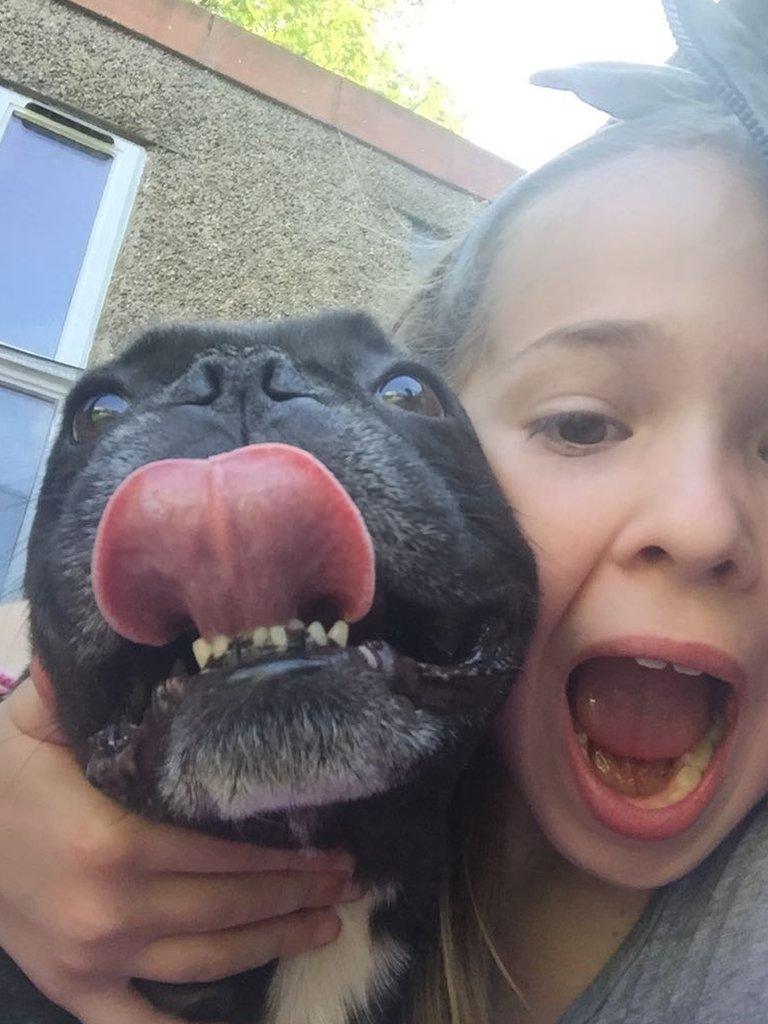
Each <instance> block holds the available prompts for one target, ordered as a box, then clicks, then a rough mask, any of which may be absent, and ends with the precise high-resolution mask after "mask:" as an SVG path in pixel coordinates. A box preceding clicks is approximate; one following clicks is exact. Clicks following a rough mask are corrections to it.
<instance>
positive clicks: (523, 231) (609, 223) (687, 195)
mask: <svg viewBox="0 0 768 1024" xmlns="http://www.w3.org/2000/svg"><path fill="white" fill-rule="evenodd" d="M509 235H510V241H509V243H508V244H507V246H506V248H507V249H508V252H507V253H506V254H505V255H503V256H502V257H500V258H499V260H498V262H497V267H496V269H495V272H494V280H493V281H492V282H491V283H490V288H489V290H490V293H491V294H492V295H494V297H495V299H494V311H493V316H492V329H491V334H490V338H489V351H488V353H487V356H486V357H484V358H483V360H482V363H481V365H479V366H478V367H477V369H476V371H475V372H474V373H473V375H472V376H471V378H470V380H469V381H468V383H467V385H466V387H465V389H464V391H463V396H462V397H463V401H464V403H465V405H466V407H467V409H468V411H469V413H470V415H471V416H472V418H473V420H474V423H475V426H476V428H477V430H478V433H479V435H480V437H481V439H482V441H483V444H484V446H485V449H486V451H487V453H488V456H489V458H490V460H491V463H492V464H493V466H494V469H495V470H496V473H497V474H498V477H499V479H500V481H501V483H502V486H503V487H504V489H505V491H506V493H507V495H508V496H509V499H510V501H511V502H512V504H513V506H514V507H515V509H516V511H517V513H518V518H519V522H520V525H521V526H522V528H523V530H524V531H525V532H526V534H527V536H528V538H529V540H530V542H531V543H532V545H533V547H534V550H535V552H536V557H537V561H538V565H539V570H540V582H541V588H542V601H541V614H540V621H539V625H538V628H537V632H536V636H535V639H534V642H533V645H532V647H531V650H530V654H529V657H528V659H527V663H526V669H525V672H524V674H523V677H522V678H521V680H520V681H519V682H518V683H517V686H516V688H515V690H514V692H513V694H512V697H511V699H510V701H509V703H508V705H507V707H506V709H505V712H504V714H503V716H502V720H501V723H500V729H499V733H500V740H501V745H502V748H503V751H504V754H505V757H506V759H507V761H508V763H509V765H510V766H511V768H512V770H513V774H514V776H515V778H516V779H517V781H518V783H519V785H520V787H521V788H522V790H523V792H524V794H525V796H526V797H527V799H528V802H529V803H530V805H531V807H532V809H533V812H534V814H535V815H536V817H537V819H538V821H539V823H540V824H541V826H542V828H543V829H544V831H545V833H546V834H547V835H548V837H549V839H550V840H551V841H552V843H554V845H555V846H556V847H557V848H558V849H559V850H560V852H561V853H562V854H563V855H564V856H566V857H567V858H568V859H570V860H571V861H573V862H575V863H576V864H578V865H579V866H581V867H582V868H584V869H586V870H588V871H590V872H591V873H593V874H595V875H598V876H600V877H602V878H605V879H607V880H609V881H612V882H615V883H617V884H620V885H626V886H633V887H635V886H636V887H642V888H645V887H651V886H658V885H661V884H663V883H665V882H667V881H669V880H671V879H672V878H675V877H677V876H680V875H682V874H684V873H685V872H687V871H688V870H690V869H691V868H692V867H693V866H694V865H695V864H696V863H698V862H699V861H700V860H701V859H702V858H703V857H704V856H705V855H706V854H707V853H709V851H710V850H712V849H713V847H714V846H715V845H716V844H717V843H718V842H719V841H720V840H722V839H723V837H724V836H725V835H726V834H727V833H728V832H729V831H730V830H731V829H732V828H733V827H734V825H736V823H737V822H738V821H739V820H740V819H741V818H742V817H743V816H744V815H745V814H746V812H747V811H748V810H749V809H750V807H752V805H753V804H754V803H755V802H756V801H757V800H758V799H759V798H760V797H761V796H762V795H763V794H764V793H765V792H766V790H767V789H768V207H767V205H766V203H765V201H764V200H763V199H762V198H761V196H760V194H759V192H758V190H757V188H756V187H755V186H753V185H751V184H750V182H749V180H748V179H747V177H746V176H745V175H744V174H743V173H742V172H740V171H737V170H735V169H734V168H733V167H731V166H729V165H728V163H727V162H726V161H725V159H724V158H721V157H719V156H717V155H714V154H707V153H702V152H699V153H695V154H694V153H671V152H670V153H655V154H645V155H640V156H638V155H635V156H632V157H628V158H625V159H622V160H620V161H617V162H615V163H612V164H611V165H609V166H602V167H597V168H595V169H593V170H591V171H588V172H584V173H583V174H582V175H581V176H579V177H578V178H575V179H574V180H572V181H570V182H569V183H567V184H566V185H563V186H561V187H559V188H558V189H557V190H556V191H554V192H552V193H551V194H550V195H547V196H544V197H542V198H540V199H539V200H538V201H537V202H536V203H535V204H533V205H531V206H530V207H529V208H528V209H527V210H526V211H525V212H524V213H523V214H521V215H519V216H518V217H517V218H516V219H515V223H514V225H513V226H512V229H511V230H510V232H509Z"/></svg>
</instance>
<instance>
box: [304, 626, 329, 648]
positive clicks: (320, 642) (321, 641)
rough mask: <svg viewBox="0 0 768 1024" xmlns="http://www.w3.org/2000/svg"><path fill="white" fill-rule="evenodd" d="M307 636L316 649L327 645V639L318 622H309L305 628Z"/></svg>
mask: <svg viewBox="0 0 768 1024" xmlns="http://www.w3.org/2000/svg"><path fill="white" fill-rule="evenodd" d="M307 636H308V637H309V638H310V639H311V640H313V641H314V643H316V644H317V646H318V647H326V646H327V644H328V637H327V636H326V635H325V630H324V629H323V627H322V625H321V624H320V623H319V622H310V624H309V625H308V626H307Z"/></svg>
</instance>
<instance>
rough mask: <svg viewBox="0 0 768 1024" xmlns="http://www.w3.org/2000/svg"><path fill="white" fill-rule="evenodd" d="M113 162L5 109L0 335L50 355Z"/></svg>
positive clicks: (0, 153) (0, 158) (0, 166)
mask: <svg viewBox="0 0 768 1024" xmlns="http://www.w3.org/2000/svg"><path fill="white" fill-rule="evenodd" d="M111 163H112V158H111V157H110V156H109V155H107V154H102V153H97V152H93V151H90V150H88V149H86V148H84V147H81V146H78V145H77V144H75V143H72V142H70V141H69V140H67V139H65V138H62V137H60V136H58V135H56V134H53V133H51V132H48V131H46V130H45V129H44V128H40V127H38V126H36V125H32V124H29V123H28V122H26V121H24V120H22V119H21V118H20V117H18V116H17V115H13V116H12V117H11V119H10V121H9V123H8V125H7V127H6V130H5V132H4V133H3V135H2V138H1V139H0V341H2V342H5V343H6V344H8V345H12V346H14V347H16V348H21V349H26V350H27V351H29V352H34V353H36V354H37V355H41V356H47V357H49V358H52V357H54V356H55V355H56V349H57V347H58V343H59V337H60V335H61V331H62V328H63V326H64V321H65V320H66V316H67V311H68V309H69V306H70V302H71V301H72V294H73V292H74V289H75V285H76V283H77V279H78V276H79V274H80V269H81V267H82V263H83V257H84V256H85V251H86V248H87V245H88V240H89V238H90V236H91V231H92V230H93V224H94V220H95V218H96V213H97V211H98V208H99V204H100V202H101V197H102V194H103V192H104V186H105V184H106V181H107V176H108V174H109V170H110V165H111ZM0 416H2V413H1V412H0ZM2 422H3V421H2V419H0V423H2ZM0 486H2V481H1V479H0ZM0 544H2V534H0ZM1 550H2V549H1V548H0V552H1ZM1 557H2V555H1V553H0V558H1ZM0 566H2V562H1V561H0Z"/></svg>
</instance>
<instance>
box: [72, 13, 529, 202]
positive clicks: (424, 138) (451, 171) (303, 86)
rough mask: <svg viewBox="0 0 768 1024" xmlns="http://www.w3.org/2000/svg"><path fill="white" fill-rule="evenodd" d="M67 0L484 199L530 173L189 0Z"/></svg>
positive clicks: (494, 195) (493, 195) (492, 197)
mask: <svg viewBox="0 0 768 1024" xmlns="http://www.w3.org/2000/svg"><path fill="white" fill-rule="evenodd" d="M60 2H61V0H60ZM63 2H64V3H66V4H67V5H68V6H70V7H75V8H78V9H80V10H83V11H86V12H87V13H89V14H91V15H94V16H96V17H98V18H100V19H103V20H105V21H108V22H111V23H112V24H114V25H117V26H119V27H120V28H123V29H125V30H127V31H129V32H131V33H133V34H135V35H138V36H141V37H143V38H145V39H148V40H149V41H150V42H153V43H156V44H157V45H158V46H162V47H163V48H164V49H166V50H170V51H171V52H173V53H177V54H179V55H180V56H182V57H185V58H186V59H188V60H190V61H192V62H194V63H195V64H199V65H201V66H202V67H205V68H208V69H209V70H210V71H213V72H215V73H216V74H218V75H221V76H223V77H224V78H228V79H230V80H231V81H233V82H236V83H237V84H238V85H241V86H244V87H245V88H247V89H251V90H252V91H254V92H257V93H260V94H261V95H263V96H266V97H268V98H269V99H271V100H275V101H276V102H278V103H281V104H283V105H285V106H287V107H291V108H293V109H294V110H296V111H298V112H299V113H300V114H303V115H305V116H307V117H310V118H312V119H314V120H316V121H320V122H322V123H323V124H326V125H329V126H331V127H333V128H338V130H339V131H341V132H344V133H345V134H346V135H349V136H351V137H352V138H355V139H358V140H359V141H361V142H364V143H366V144H367V145H369V146H372V147H373V148H375V149H378V150H380V151H381V152H383V153H385V154H387V155H389V156H391V157H394V158H395V159H396V160H399V161H401V162H402V163H405V164H408V165H410V166H411V167H414V168H415V169H416V170H419V171H422V172H424V173H425V174H428V175H429V176H430V177H432V178H436V179H437V180H438V181H442V182H444V183H445V184H447V185H450V186H452V187H453V188H457V189H461V190H462V191H464V192H468V193H470V194H471V195H474V196H477V197H478V198H480V199H494V198H495V197H496V196H497V195H498V194H499V193H500V192H502V191H503V190H504V189H505V188H506V187H507V186H508V185H511V184H512V182H513V181H516V180H517V178H519V177H520V176H521V174H522V173H523V172H522V170H521V169H520V168H519V167H516V166H515V165H514V164H511V163H509V162H508V161H506V160H504V159H502V158H501V157H499V156H496V155H495V154H493V153H490V152H488V151H487V150H485V149H482V148H481V147H480V146H476V145H475V144H474V143H472V142H468V141H467V140H466V139H462V138H461V137H460V136H458V135H456V134H454V133H453V132H451V131H449V130H448V129H447V128H443V127H441V126H440V125H437V124H434V123H433V122H432V121H429V120H427V119H426V118H424V117H421V116H420V115H419V114H415V113H414V112H413V111H411V110H407V109H406V108H405V107H401V106H400V105H399V104H397V103H393V102H392V101H391V100H388V99H386V98H385V97H383V96H379V95H378V94H377V93H374V92H372V91H371V90H370V89H365V88H363V87H362V86H360V85H357V84H356V83H355V82H351V81H350V80H349V79H346V78H343V77H342V76H340V75H337V74H334V73H333V72H332V71H326V70H325V68H321V67H318V66H317V65H316V64H312V63H311V62H310V61H308V60H305V59H304V58H303V57H299V56H298V55H297V54H294V53H291V52H290V51H289V50H286V49H284V48H283V47H281V46H277V45H275V44H274V43H271V42H269V41H268V40H266V39H263V38H262V37H261V36H257V35H255V34H254V33H252V32H248V31H247V30H245V29H242V28H240V27H239V26H237V25H234V24H232V23H231V22H229V21H226V20H225V19H224V18H220V17H219V16H218V15H215V14H211V13H210V12H209V11H207V10H205V8H203V7H199V6H198V5H197V4H194V3H191V2H189V0H63Z"/></svg>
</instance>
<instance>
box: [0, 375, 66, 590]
mask: <svg viewBox="0 0 768 1024" xmlns="http://www.w3.org/2000/svg"><path fill="white" fill-rule="evenodd" d="M54 412H55V406H54V403H53V402H49V401H46V400H45V399H43V398H37V397H35V396H34V395H27V394H24V393H22V392H21V391H12V390H11V389H10V388H6V387H2V386H1V385H0V452H2V453H3V454H2V459H0V600H5V599H7V598H8V597H10V596H13V595H15V594H17V593H18V592H19V590H20V588H21V580H20V579H10V578H9V573H8V569H9V566H10V562H11V556H12V555H13V551H14V548H15V547H16V544H17V542H18V540H19V533H20V530H21V525H22V522H23V521H24V515H25V513H26V511H27V505H28V504H29V498H30V494H31V493H32V488H33V487H34V484H35V480H36V478H37V474H38V470H39V469H40V462H41V460H42V458H43V456H44V455H45V444H46V441H47V439H48V434H49V431H50V429H51V423H52V422H53V415H54Z"/></svg>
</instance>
